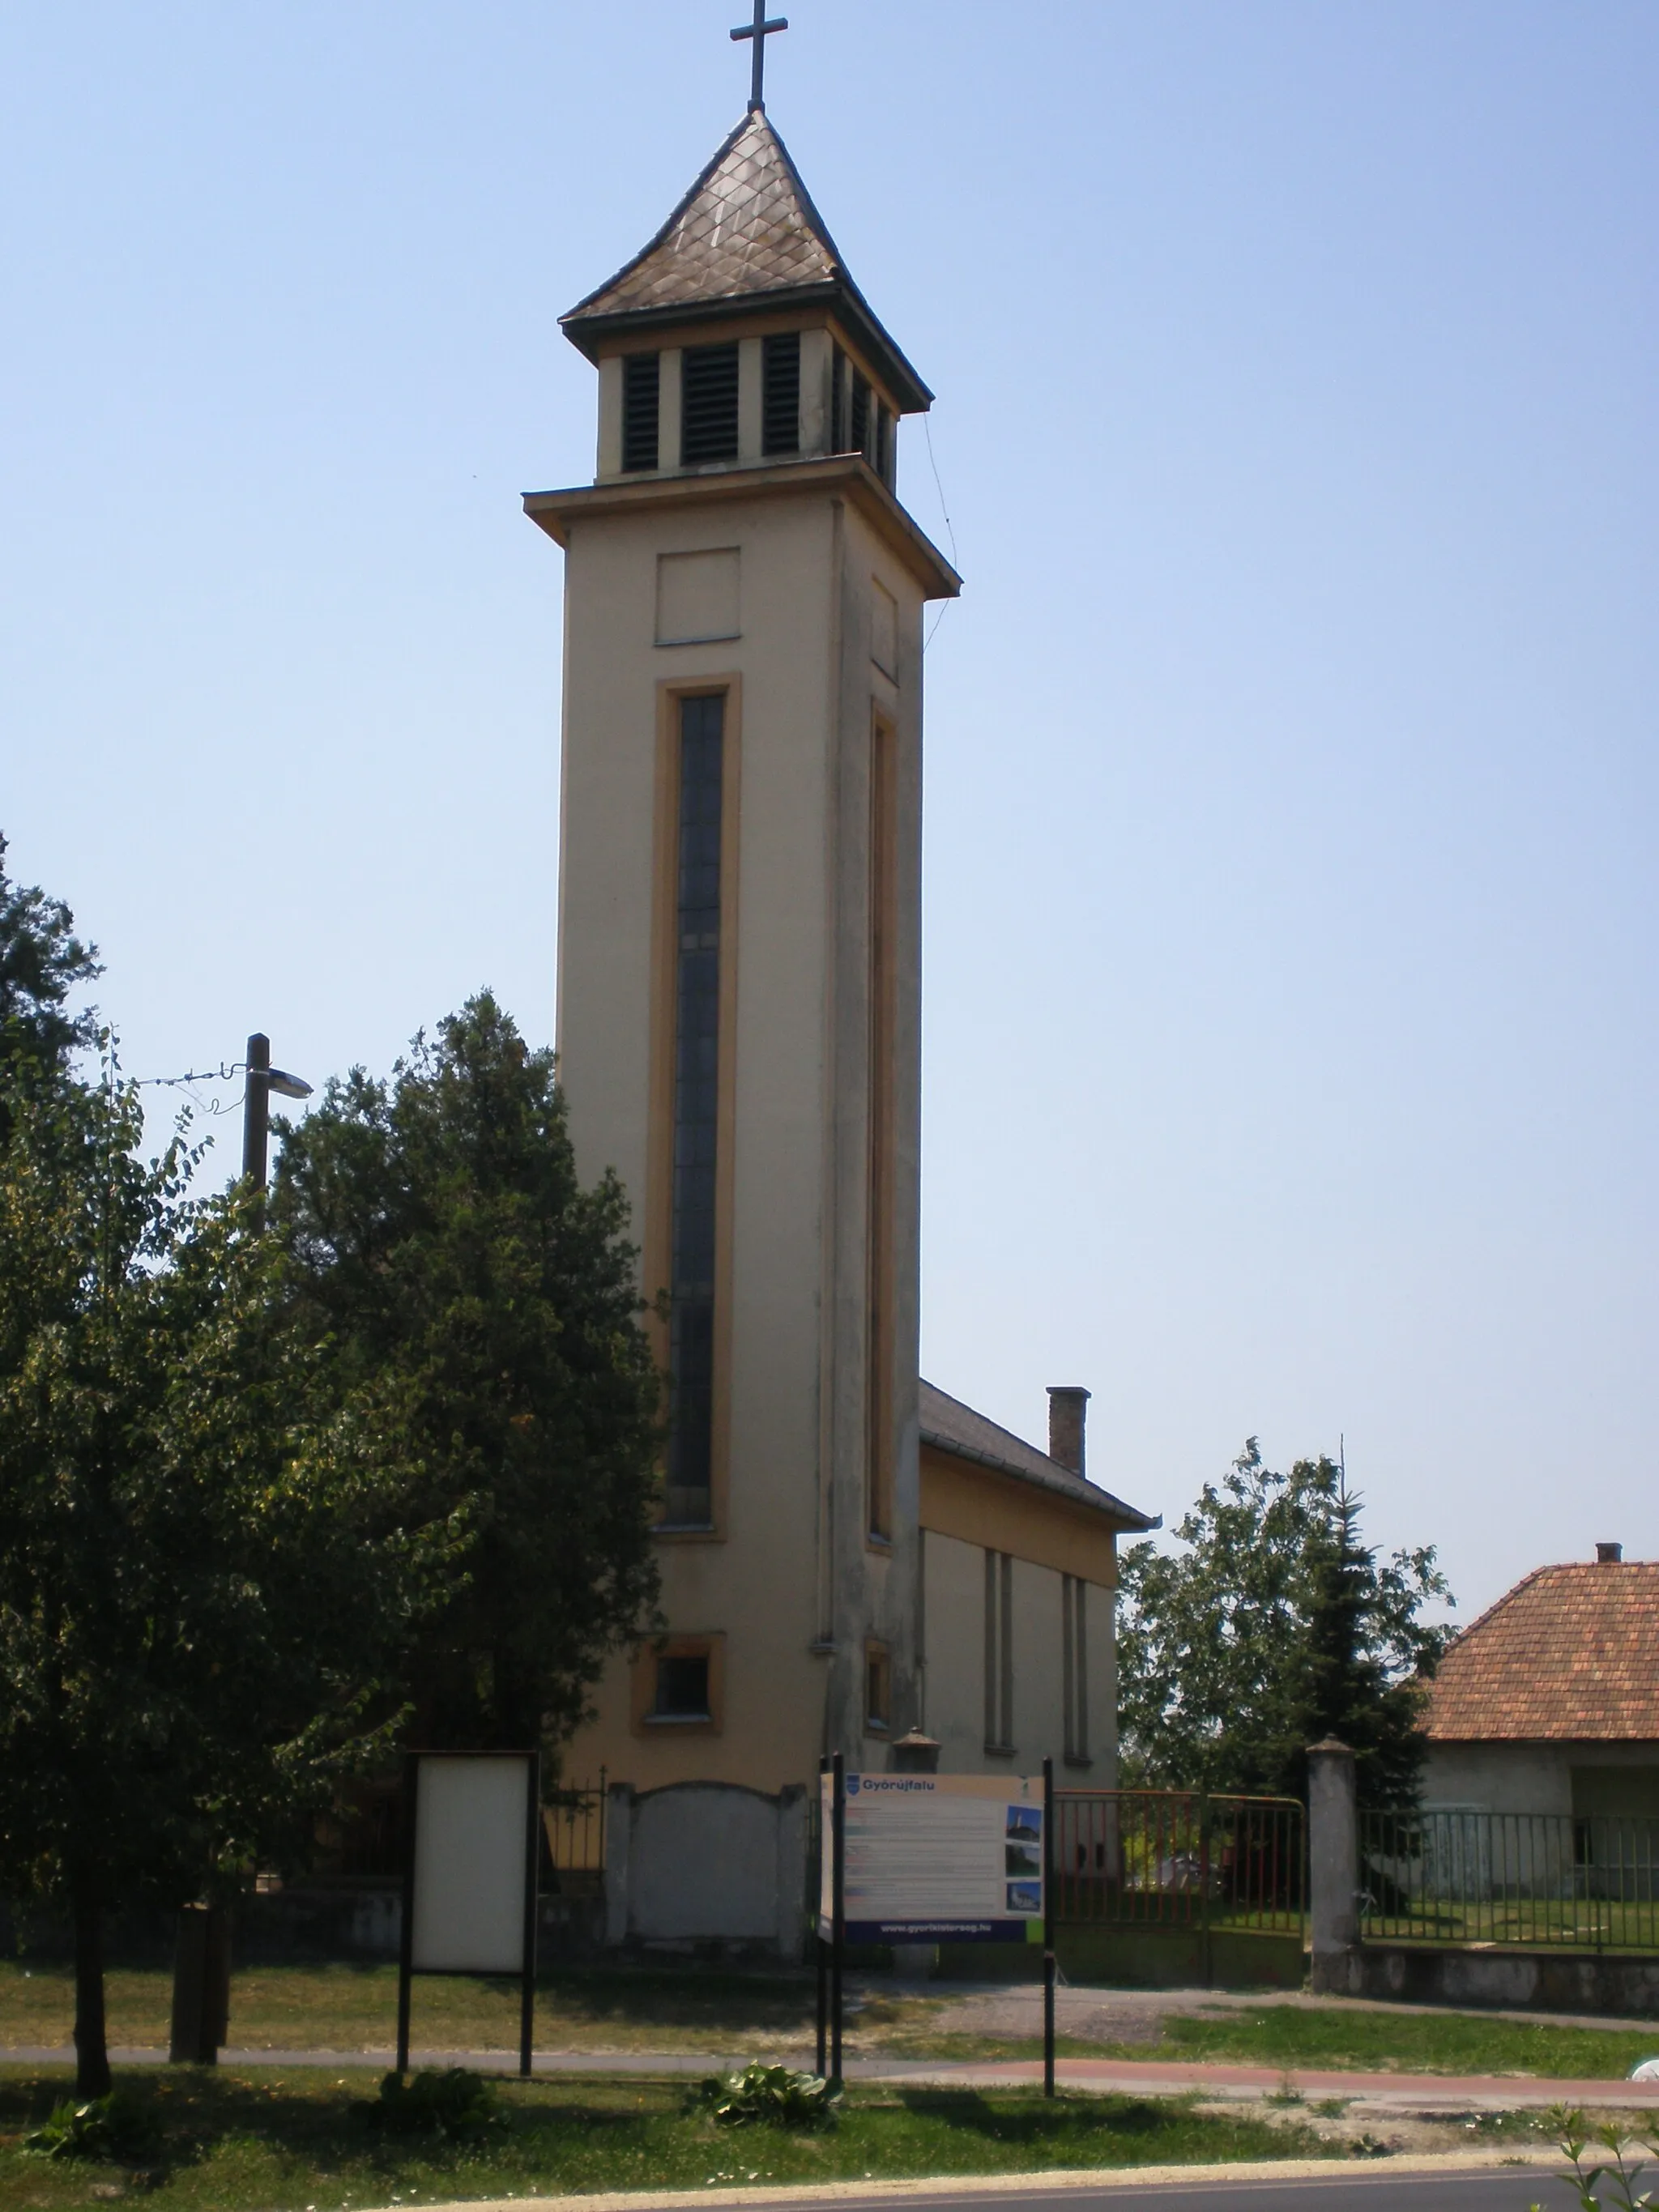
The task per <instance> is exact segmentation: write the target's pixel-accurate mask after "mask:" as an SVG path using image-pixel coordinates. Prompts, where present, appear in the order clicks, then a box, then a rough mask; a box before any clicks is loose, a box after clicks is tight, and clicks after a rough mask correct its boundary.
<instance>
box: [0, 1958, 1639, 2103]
mask: <svg viewBox="0 0 1659 2212" xmlns="http://www.w3.org/2000/svg"><path fill="white" fill-rule="evenodd" d="M171 1996H172V1977H171V1975H170V1974H168V1973H167V1972H165V1971H162V1970H161V1969H158V1968H150V1969H147V1970H142V1971H138V1970H118V1971H115V1972H112V1973H111V1974H110V1976H109V1978H108V1998H109V2019H110V2040H111V2042H112V2043H113V2044H140V2045H163V2046H164V2045H166V2042H167V2010H168V2006H169V2003H170V2001H171ZM950 2002H951V1999H950V1998H949V1997H947V1996H945V1995H944V1994H943V1993H942V1992H941V1995H940V1996H937V1997H931V1996H930V1997H926V1998H921V1999H892V1998H888V1997H885V1996H879V1995H877V1996H872V1998H871V2000H870V2002H868V2004H866V2006H865V2007H864V2008H863V2009H862V2010H861V2011H860V2012H857V2013H855V2014H851V2015H849V2016H848V2032H849V2038H850V2041H849V2049H851V2050H856V2051H859V2052H860V2054H865V2055H869V2054H873V2053H875V2052H878V2051H891V2052H893V2053H894V2054H895V2055H898V2056H903V2057H929V2058H951V2059H970V2058H1030V2057H1036V2056H1038V2055H1039V2054H1040V2052H1041V2050H1042V2045H1041V2043H1040V2042H1039V2041H1038V2039H1036V2036H1035V2035H1031V2036H1022V2037H1006V2036H1000V2037H990V2036H982V2035H959V2034H949V2033H941V2032H940V2029H939V2014H940V2012H941V2010H942V2009H943V2008H945V2006H947V2005H948V2004H949V2003H950ZM397 2010H398V1973H397V1969H396V1967H395V1966H269V1967H257V1968H251V1969H249V1970H248V1971H246V1972H240V1973H238V1974H237V1975H236V1976H235V1978H234V1981H233V1983H232V1985H231V2020H230V2039H231V2042H232V2044H233V2045H235V2046H237V2047H239V2048H240V2049H244V2050H254V2051H259V2050H264V2051H362V2050H364V2049H379V2050H385V2049H387V2048H389V2047H390V2045H391V2044H392V2040H393V2037H394V2034H395V2031H396V2026H397ZM74 2011H75V2003H74V1991H73V1988H72V1985H71V1982H70V1973H69V1970H68V1968H67V1967H63V1966H35V1965H30V1966H17V1965H15V1964H12V1963H10V1962H6V1963H0V2047H3V2046H6V2045H11V2046H13V2047H15V2046H17V2045H29V2044H33V2045H42V2044H45V2045H66V2044H67V2043H68V2042H69V2039H70V2026H71V2023H72V2021H73V2018H74ZM1032 2020H1033V2025H1034V2026H1035V2023H1036V2005H1035V2003H1033V2006H1032ZM413 2030H414V2040H415V2043H416V2047H417V2048H420V2047H423V2048H426V2049H428V2050H433V2049H437V2050H494V2051H514V2050H516V2049H517V2047H518V2040H519V1995H518V1989H517V1985H516V1984H513V1983H511V1982H489V1981H474V1980H470V1979H465V1980H464V1979H459V1978H457V1979H453V1980H452V1979H450V1978H447V1977H440V1978H431V1979H426V1978H422V1979H420V1980H417V1981H416V1984H415V2001H414V2020H413ZM812 2033H813V1990H812V1984H811V1982H810V1981H809V1980H807V1979H805V1978H802V1977H799V1976H787V1975H781V1974H780V1975H762V1974H721V1973H701V1972H699V1973H687V1972H649V1971H646V1970H624V1971H618V1970H617V1969H614V1968H602V1969H593V1970H591V1971H588V1970H582V1969H578V1968H568V1969H561V1970H559V1971H557V1972H552V1973H550V1974H547V1975H544V1977H543V1978H542V1983H541V1986H540V1989H539V1990H538V1996H537V2004H536V2042H537V2047H538V2049H540V2050H543V2051H592V2052H595V2053H604V2052H607V2051H662V2052H676V2051H703V2052H712V2053H717V2054H719V2055H720V2056H727V2055H729V2056H731V2057H746V2056H753V2057H779V2056H781V2055H782V2054H783V2053H785V2052H786V2051H792V2050H793V2051H795V2052H797V2053H802V2052H805V2051H806V2050H807V2049H808V2048H809V2047H810V2045H811V2041H812ZM1060 2051H1061V2052H1062V2054H1064V2055H1066V2056H1070V2057H1121V2058H1142V2059H1145V2058H1159V2057H1162V2058H1172V2059H1203V2058H1216V2059H1231V2060H1237V2061H1240V2062H1241V2063H1244V2064H1250V2065H1261V2066H1273V2067H1278V2068H1281V2069H1289V2070H1292V2071H1293V2070H1294V2069H1296V2068H1297V2067H1316V2066H1322V2067H1342V2066H1347V2067H1356V2068H1363V2069H1367V2070H1377V2071H1384V2072H1387V2071H1394V2072H1399V2073H1408V2074H1411V2073H1417V2074H1530V2075H1538V2076H1541V2077H1542V2078H1544V2079H1549V2078H1552V2077H1553V2078H1556V2079H1562V2078H1573V2077H1577V2078H1578V2079H1582V2080H1589V2081H1620V2080H1622V2079H1623V2078H1624V2077H1625V2076H1626V2075H1627V2074H1628V2073H1629V2071H1630V2069H1631V2068H1632V2066H1633V2065H1634V2064H1635V2063H1636V2062H1637V2061H1638V2059H1640V2058H1647V2057H1654V2056H1655V2055H1656V2054H1659V2024H1656V2025H1655V2026H1654V2027H1630V2028H1618V2029H1607V2028H1594V2027H1528V2026H1525V2025H1523V2024H1522V2023H1521V2022H1518V2021H1505V2020H1493V2019H1490V2018H1486V2017H1483V2016H1481V2015H1470V2014H1462V2013H1410V2012H1398V2013H1395V2012H1370V2011H1366V2010H1364V2009H1363V2008H1360V2007H1358V2006H1349V2005H1344V2004H1340V2003H1337V2004H1333V2005H1331V2006H1330V2007H1328V2008H1324V2009H1322V2010H1319V2011H1310V2010H1304V2009H1301V2008H1297V2007H1294V2006H1289V2005H1262V2006H1261V2007H1260V2008H1250V2009H1248V2010H1246V2009H1242V2008H1240V2009H1234V2008H1219V2007H1218V2008H1216V2009H1215V2010H1213V2011H1211V2012H1203V2013H1196V2014H1191V2013H1186V2014H1183V2013H1170V2014H1168V2015H1165V2018H1164V2034H1163V2038H1162V2039H1161V2040H1160V2041H1159V2042H1158V2043H1151V2044H1149V2043H1123V2044H1111V2043H1085V2042H1079V2041H1077V2040H1075V2039H1072V2038H1070V2037H1066V2036H1062V2037H1061V2038H1060Z"/></svg>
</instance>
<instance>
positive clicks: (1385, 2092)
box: [0, 2044, 1659, 2113]
mask: <svg viewBox="0 0 1659 2212" xmlns="http://www.w3.org/2000/svg"><path fill="white" fill-rule="evenodd" d="M782 2055H783V2056H786V2057H793V2059H794V2060H795V2061H796V2063H799V2064H810V2063H811V2054H810V2053H803V2052H800V2051H793V2052H785V2053H784V2054H782ZM395 2057H396V2053H395V2052H394V2051H392V2050H391V2049H390V2048H386V2049H384V2050H368V2051H258V2050H242V2049H232V2050H227V2051H223V2052H222V2053H221V2057H220V2063H221V2064H222V2065H224V2066H227V2067H248V2066H281V2067H307V2068H311V2067H314V2068H316V2069H318V2070H319V2072H325V2071H327V2070H329V2069H333V2070H336V2071H339V2072H350V2071H364V2072H374V2073H385V2072H386V2071H387V2070H388V2069H390V2067H391V2066H392V2063H393V2061H394V2059H395ZM110 2058H111V2061H112V2063H113V2064H115V2065H118V2066H159V2065H162V2064H164V2063H166V2060H167V2052H166V2051H164V2050H162V2049H161V2048H160V2046H159V2045H157V2046H144V2045H126V2046H125V2047H119V2048H116V2049H113V2050H112V2051H111V2052H110ZM74 2059H75V2053H74V2051H72V2050H70V2049H68V2048H66V2047H64V2046H60V2045H44V2044H42V2045H21V2046H18V2045H14V2046H13V2047H11V2048H10V2049H6V2050H0V2062H3V2063H8V2064H10V2065H22V2066H47V2065H52V2066H61V2065H72V2064H73V2063H74ZM747 2063H749V2062H748V2060H747V2058H745V2057H732V2056H730V2055H726V2056H722V2055H721V2054H720V2053H719V2052H717V2051H701V2052H698V2051H671V2052H670V2051H662V2052H653V2051H611V2052H607V2051H538V2052H537V2053H536V2057H535V2074H536V2076H537V2078H538V2079H540V2080H548V2079H563V2078H570V2079H580V2077H582V2076H583V2075H588V2076H599V2075H612V2076H614V2075H619V2074H620V2075H629V2074H633V2075H655V2076H658V2077H660V2076H661V2075H665V2074H667V2075H703V2074H719V2073H725V2072H728V2071H730V2070H732V2069H735V2068H737V2067H738V2066H742V2065H745V2064H747ZM410 2064H411V2065H413V2066H470V2067H471V2068H473V2069H476V2070H477V2072H479V2073H484V2074H516V2073H517V2071H518V2065H519V2058H518V2053H517V2052H516V2051H435V2050H418V2051H411V2052H410ZM843 2070H844V2072H845V2074H846V2077H847V2079H848V2081H908V2082H911V2083H914V2084H915V2086H916V2087H937V2088H962V2089H988V2088H1029V2087H1030V2086H1031V2084H1032V2083H1033V2082H1038V2081H1042V2062H1041V2060H1039V2059H1035V2058H1031V2059H975V2060H970V2061H967V2062H963V2063H954V2064H953V2063H950V2062H949V2061H941V2060H938V2059H897V2058H849V2059H848V2061H847V2063H846V2065H845V2068H844V2069H843ZM1054 2074H1055V2079H1056V2080H1057V2081H1059V2082H1060V2085H1061V2087H1065V2088H1067V2089H1073V2090H1083V2091H1085V2092H1092V2093H1096V2094H1098V2095H1101V2096H1120V2095H1125V2094H1127V2095H1139V2096H1143V2097H1147V2096H1152V2097H1184V2096H1191V2095H1192V2094H1194V2093H1198V2094H1199V2095H1200V2096H1202V2097H1204V2098H1206V2099H1207V2100H1225V2101H1231V2102H1239V2103H1247V2104H1248V2103H1259V2102H1260V2101H1261V2100H1263V2099H1265V2098H1282V2097H1284V2096H1285V2094H1286V2093H1294V2094H1296V2095H1297V2096H1299V2097H1301V2098H1303V2099H1304V2100H1306V2101H1307V2102H1309V2103H1310V2104H1311V2103H1313V2102H1315V2101H1316V2100H1323V2099H1325V2098H1329V2097H1341V2098H1344V2099H1346V2100H1351V2101H1352V2104H1354V2105H1355V2106H1358V2107H1362V2108H1363V2109H1364V2110H1365V2111H1367V2112H1389V2111H1392V2112H1400V2111H1407V2112H1424V2113H1432V2112H1506V2111H1507V2112H1512V2111H1516V2110H1518V2109H1523V2108H1524V2109H1529V2110H1541V2109H1542V2108H1543V2107H1545V2106H1549V2105H1584V2106H1596V2107H1606V2106H1617V2107H1618V2108H1619V2109H1620V2111H1622V2112H1659V2081H1550V2080H1547V2079H1545V2078H1543V2077H1541V2076H1540V2075H1517V2074H1403V2073H1393V2072H1382V2071H1378V2072H1370V2073H1361V2072H1355V2071H1348V2070H1339V2069H1334V2068H1331V2067H1297V2068H1295V2069H1285V2068H1281V2067H1275V2066H1234V2065H1227V2064H1225V2063H1219V2062H1215V2063H1211V2062H1207V2061H1200V2062H1197V2063H1177V2062H1175V2061H1172V2060H1168V2059H1155V2058H1146V2059H1139V2058H1061V2059H1060V2061H1059V2062H1058V2063H1057V2064H1056V2066H1055V2069H1054Z"/></svg>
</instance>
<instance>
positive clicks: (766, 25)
mask: <svg viewBox="0 0 1659 2212" xmlns="http://www.w3.org/2000/svg"><path fill="white" fill-rule="evenodd" d="M788 28H789V18H788V17H787V15H768V14H767V12H766V0H755V20H754V21H753V22H752V23H744V25H743V26H742V27H740V28H739V29H738V30H735V31H733V32H732V37H733V38H734V39H752V40H754V41H755V64H754V70H753V73H752V75H751V76H750V79H749V106H750V110H751V112H752V111H754V110H757V109H758V110H759V111H760V112H761V113H762V114H764V113H765V112H766V100H765V91H766V41H767V40H768V39H769V38H770V37H771V35H772V33H773V32H774V31H787V29H788Z"/></svg>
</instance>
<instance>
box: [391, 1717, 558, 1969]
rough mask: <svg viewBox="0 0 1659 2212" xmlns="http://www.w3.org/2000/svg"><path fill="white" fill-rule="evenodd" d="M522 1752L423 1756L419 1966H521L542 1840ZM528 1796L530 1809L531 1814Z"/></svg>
mask: <svg viewBox="0 0 1659 2212" xmlns="http://www.w3.org/2000/svg"><path fill="white" fill-rule="evenodd" d="M534 1786H535V1774H534V1771H533V1769H532V1765H531V1763H530V1761H529V1760H527V1759H525V1758H524V1757H523V1756H522V1754H520V1753H508V1754H507V1756H505V1757H503V1758H492V1757H490V1756H489V1755H488V1754H482V1755H477V1756H474V1757H471V1758H463V1759H446V1758H442V1757H436V1758H435V1757H432V1756H430V1755H427V1756H425V1757H422V1759H421V1768H420V1778H419V1780H418V1783H417V1784H416V1791H415V1894H414V1897H413V1899H412V1900H411V1903H412V1905H413V1913H412V1926H411V1929H410V1956H409V1963H410V1967H411V1969H412V1970H413V1972H416V1973H417V1974H517V1973H521V1972H523V1970H524V1946H525V1891H526V1886H527V1884H528V1883H529V1881H530V1880H531V1879H532V1872H533V1869H532V1867H531V1866H530V1864H529V1863H528V1858H529V1855H530V1853H531V1852H532V1851H533V1850H534V1849H535V1847H536V1844H537V1842H538V1840H539V1838H538V1834H537V1831H536V1830H535V1829H534V1828H533V1827H532V1826H530V1825H529V1820H530V1819H533V1818H534V1814H535V1806H534V1801H533V1798H531V1797H530V1793H531V1792H532V1790H533V1789H534ZM527 1798H529V1800H530V1806H531V1810H530V1815H529V1819H527V1818H526V1799H527Z"/></svg>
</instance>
